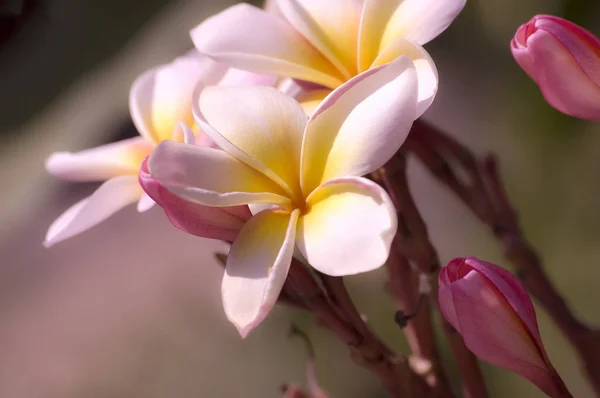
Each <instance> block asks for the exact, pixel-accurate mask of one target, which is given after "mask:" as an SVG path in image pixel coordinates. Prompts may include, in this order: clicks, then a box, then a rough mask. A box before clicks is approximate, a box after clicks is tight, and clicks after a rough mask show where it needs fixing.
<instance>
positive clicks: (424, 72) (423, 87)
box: [371, 38, 438, 118]
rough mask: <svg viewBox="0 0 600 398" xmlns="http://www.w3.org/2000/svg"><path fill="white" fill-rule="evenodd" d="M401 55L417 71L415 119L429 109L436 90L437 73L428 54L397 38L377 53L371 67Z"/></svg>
mask: <svg viewBox="0 0 600 398" xmlns="http://www.w3.org/2000/svg"><path fill="white" fill-rule="evenodd" d="M403 55H406V56H407V57H409V58H410V59H411V61H412V62H413V63H414V65H415V69H416V71H417V79H418V81H419V93H418V101H419V102H418V104H417V118H419V117H421V115H423V113H425V111H426V110H427V109H429V106H430V105H431V104H432V103H433V100H434V98H435V95H436V93H437V90H438V72H437V68H436V66H435V63H434V62H433V59H431V56H430V55H429V53H428V52H427V51H426V50H425V49H424V48H423V47H421V46H420V45H418V44H416V43H415V42H412V41H409V40H406V39H404V38H398V39H396V40H394V41H393V42H391V43H390V44H389V45H388V46H387V47H386V48H385V49H383V50H382V51H381V52H380V53H379V55H378V56H377V58H376V59H375V61H373V65H371V67H372V68H373V67H377V66H380V65H385V64H387V63H389V62H392V61H393V60H395V59H396V58H398V57H401V56H403Z"/></svg>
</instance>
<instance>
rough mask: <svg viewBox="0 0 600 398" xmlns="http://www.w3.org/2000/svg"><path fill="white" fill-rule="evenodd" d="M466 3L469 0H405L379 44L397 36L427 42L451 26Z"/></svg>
mask: <svg viewBox="0 0 600 398" xmlns="http://www.w3.org/2000/svg"><path fill="white" fill-rule="evenodd" d="M465 3H466V0H403V1H402V2H401V3H400V6H399V7H398V8H396V11H395V12H394V14H393V15H392V16H391V18H390V20H389V22H388V23H387V26H386V29H385V32H384V33H383V37H382V39H381V47H380V48H385V47H386V46H387V45H388V44H389V43H391V42H392V41H394V40H395V39H396V38H398V37H404V38H405V39H408V40H411V41H414V42H416V43H419V44H421V45H424V44H426V43H428V42H429V41H431V40H433V39H435V38H436V37H437V36H438V35H439V34H441V33H442V32H443V31H445V30H446V28H448V26H450V24H451V23H452V21H454V19H455V18H456V17H457V16H458V14H459V13H460V12H461V11H462V9H463V8H464V6H465Z"/></svg>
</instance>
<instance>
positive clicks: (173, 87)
mask: <svg viewBox="0 0 600 398" xmlns="http://www.w3.org/2000/svg"><path fill="white" fill-rule="evenodd" d="M225 71H226V67H224V66H223V65H219V64H218V63H216V62H215V61H213V60H211V59H210V58H208V57H205V56H200V55H198V54H192V55H188V56H183V57H179V58H177V59H175V60H174V61H173V62H171V63H169V64H164V65H160V66H157V67H155V68H153V69H150V70H149V71H147V72H145V73H143V74H142V75H141V76H139V77H138V78H137V79H136V80H135V82H134V83H133V85H132V86H131V90H130V93H129V110H130V112H131V118H132V119H133V123H134V124H135V126H136V128H137V130H138V132H139V133H140V135H142V136H143V137H146V138H147V139H148V140H150V141H153V142H154V143H158V142H160V141H162V140H168V139H171V138H172V136H173V130H174V129H175V127H176V124H177V123H178V122H179V121H182V122H184V123H186V124H188V125H190V126H191V125H193V123H194V117H193V115H192V104H191V102H192V93H193V91H194V88H195V87H196V84H197V83H198V82H200V81H202V82H204V83H205V84H216V83H217V82H218V81H219V80H220V79H221V77H222V76H223V74H224V73H225Z"/></svg>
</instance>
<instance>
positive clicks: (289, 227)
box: [221, 210, 298, 337]
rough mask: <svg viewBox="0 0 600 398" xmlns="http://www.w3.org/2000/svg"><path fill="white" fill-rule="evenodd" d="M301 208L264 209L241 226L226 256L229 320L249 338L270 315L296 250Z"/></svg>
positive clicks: (224, 290) (224, 287)
mask: <svg viewBox="0 0 600 398" xmlns="http://www.w3.org/2000/svg"><path fill="white" fill-rule="evenodd" d="M297 220H298V210H294V212H293V213H291V214H290V213H288V212H284V211H281V210H265V211H262V212H260V213H259V214H257V215H255V216H254V217H252V218H251V219H250V220H249V221H248V222H247V223H246V225H244V227H243V228H242V230H241V232H240V234H239V235H238V237H237V239H236V240H235V241H234V242H233V245H232V246H231V251H230V252H229V256H228V257H227V264H226V266H225V275H224V276H223V284H222V287H221V290H222V295H223V307H224V308H225V314H226V315H227V319H229V321H230V322H231V323H233V324H234V325H235V327H236V328H237V329H238V331H239V332H240V335H241V336H242V337H246V336H247V335H248V334H249V333H250V332H251V331H252V330H253V329H254V328H255V327H256V326H258V324H260V323H261V322H262V321H263V319H265V317H266V316H267V315H268V314H269V312H270V311H271V309H272V308H273V306H274V305H275V303H276V302H277V298H278V297H279V293H280V292H281V289H282V287H283V284H284V282H285V279H286V277H287V274H288V270H289V268H290V262H291V261H292V255H293V253H294V239H295V234H296V223H297Z"/></svg>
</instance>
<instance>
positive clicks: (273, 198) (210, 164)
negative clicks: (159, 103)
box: [148, 141, 290, 207]
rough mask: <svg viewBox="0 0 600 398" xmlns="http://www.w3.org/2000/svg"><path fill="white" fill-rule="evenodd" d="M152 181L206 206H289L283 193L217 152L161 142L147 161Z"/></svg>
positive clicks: (210, 149)
mask: <svg viewBox="0 0 600 398" xmlns="http://www.w3.org/2000/svg"><path fill="white" fill-rule="evenodd" d="M148 168H149V169H150V173H151V174H152V177H154V178H156V179H157V180H158V181H159V183H160V184H161V185H163V186H164V187H165V188H167V189H168V190H169V191H171V192H172V193H174V194H175V195H177V196H179V197H181V198H182V199H185V200H188V201H190V202H195V203H199V204H203V205H207V206H219V207H221V206H237V205H243V204H248V203H257V202H258V203H272V204H277V205H280V206H290V200H289V199H288V198H287V197H286V196H285V192H283V191H282V189H281V188H280V187H279V186H278V185H277V184H275V183H274V182H272V181H271V180H269V179H268V178H266V177H265V176H264V175H262V174H260V173H259V172H257V171H256V170H254V169H252V168H251V167H248V166H247V165H245V164H244V163H242V162H240V161H238V160H237V159H235V158H234V157H232V156H231V155H229V154H228V153H227V152H225V151H222V150H220V149H214V148H207V147H201V146H196V145H189V144H183V143H178V142H174V141H163V142H161V143H160V144H159V145H158V146H157V147H156V149H155V150H154V152H152V155H150V158H149V160H148Z"/></svg>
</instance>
